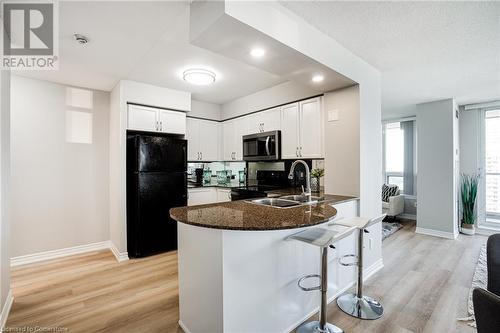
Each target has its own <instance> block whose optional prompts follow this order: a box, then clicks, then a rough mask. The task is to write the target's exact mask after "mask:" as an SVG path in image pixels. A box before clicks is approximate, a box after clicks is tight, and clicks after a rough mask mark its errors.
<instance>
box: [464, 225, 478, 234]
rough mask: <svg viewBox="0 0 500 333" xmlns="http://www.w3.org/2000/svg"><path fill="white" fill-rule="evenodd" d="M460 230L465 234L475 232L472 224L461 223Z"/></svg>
mask: <svg viewBox="0 0 500 333" xmlns="http://www.w3.org/2000/svg"><path fill="white" fill-rule="evenodd" d="M461 232H462V233H463V234H465V235H474V234H475V233H476V228H475V227H474V224H472V225H470V224H463V223H462V228H461Z"/></svg>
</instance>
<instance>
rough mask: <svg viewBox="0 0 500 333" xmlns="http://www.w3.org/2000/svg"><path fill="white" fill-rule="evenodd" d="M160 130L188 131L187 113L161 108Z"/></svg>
mask: <svg viewBox="0 0 500 333" xmlns="http://www.w3.org/2000/svg"><path fill="white" fill-rule="evenodd" d="M158 115H159V125H160V132H163V133H171V134H185V133H186V114H185V113H184V112H178V111H169V110H159V111H158Z"/></svg>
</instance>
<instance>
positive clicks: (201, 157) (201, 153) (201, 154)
mask: <svg viewBox="0 0 500 333" xmlns="http://www.w3.org/2000/svg"><path fill="white" fill-rule="evenodd" d="M200 160H203V152H202V151H200Z"/></svg>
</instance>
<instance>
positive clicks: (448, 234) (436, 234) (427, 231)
mask: <svg viewBox="0 0 500 333" xmlns="http://www.w3.org/2000/svg"><path fill="white" fill-rule="evenodd" d="M415 232H416V233H417V234H422V235H427V236H434V237H441V238H448V239H456V238H457V237H458V234H454V233H452V232H445V231H440V230H434V229H427V228H421V227H417V229H416V230H415Z"/></svg>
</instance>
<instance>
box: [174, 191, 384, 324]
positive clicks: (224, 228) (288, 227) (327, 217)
mask: <svg viewBox="0 0 500 333" xmlns="http://www.w3.org/2000/svg"><path fill="white" fill-rule="evenodd" d="M280 194H281V195H284V194H286V193H280ZM268 200H274V199H268ZM357 211H358V199H357V198H354V197H346V196H336V195H324V196H323V198H321V201H319V202H316V203H312V204H311V203H308V204H299V205H295V206H291V207H287V208H278V207H273V206H268V205H262V204H258V203H255V202H250V201H244V200H240V201H233V202H224V203H215V204H208V205H199V206H192V207H179V208H173V209H171V211H170V215H171V217H172V218H173V219H174V220H176V221H178V222H179V223H178V244H179V245H178V261H179V309H180V320H179V324H180V326H181V327H182V328H183V329H184V331H185V332H190V333H198V332H289V331H291V330H293V329H294V328H295V327H297V326H298V325H299V324H300V323H301V322H302V321H304V320H306V319H307V318H308V317H309V316H311V315H312V314H314V312H316V311H317V310H318V305H319V303H318V293H317V292H304V291H302V290H300V289H299V288H298V287H297V280H298V279H299V278H300V277H302V276H304V275H307V274H317V273H318V272H319V268H320V265H319V264H320V260H319V252H318V249H317V248H315V247H312V246H308V245H307V244H303V243H301V242H295V241H286V240H285V238H286V237H287V236H290V235H292V234H294V233H297V232H299V231H302V230H304V229H307V228H311V227H313V226H316V227H323V228H341V227H339V226H335V223H336V221H339V220H341V219H342V218H343V217H352V216H356V215H357ZM371 228H372V230H371V231H373V232H371V233H370V236H369V237H367V239H366V241H367V243H366V244H365V246H366V250H367V251H366V252H367V256H366V257H367V265H366V267H367V268H366V269H365V274H366V276H369V275H371V274H373V273H374V272H375V271H376V270H378V269H379V268H381V267H382V260H381V251H380V242H381V240H380V238H381V232H380V228H381V227H380V223H379V224H377V225H374V226H372V227H371ZM355 246H356V235H355V234H353V235H351V236H349V237H347V238H345V239H342V240H341V241H339V242H338V244H337V243H336V244H335V250H332V251H330V252H329V259H328V260H329V282H328V284H329V292H328V299H329V302H331V301H332V300H333V299H334V298H335V297H337V296H338V295H339V294H340V293H342V292H343V291H345V290H346V289H348V288H349V287H351V286H352V285H353V284H354V282H355V280H356V272H355V269H354V268H352V267H344V266H341V265H340V264H338V262H337V258H338V257H339V256H343V255H345V254H352V253H355V248H356V247H355ZM312 283H314V282H312Z"/></svg>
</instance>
